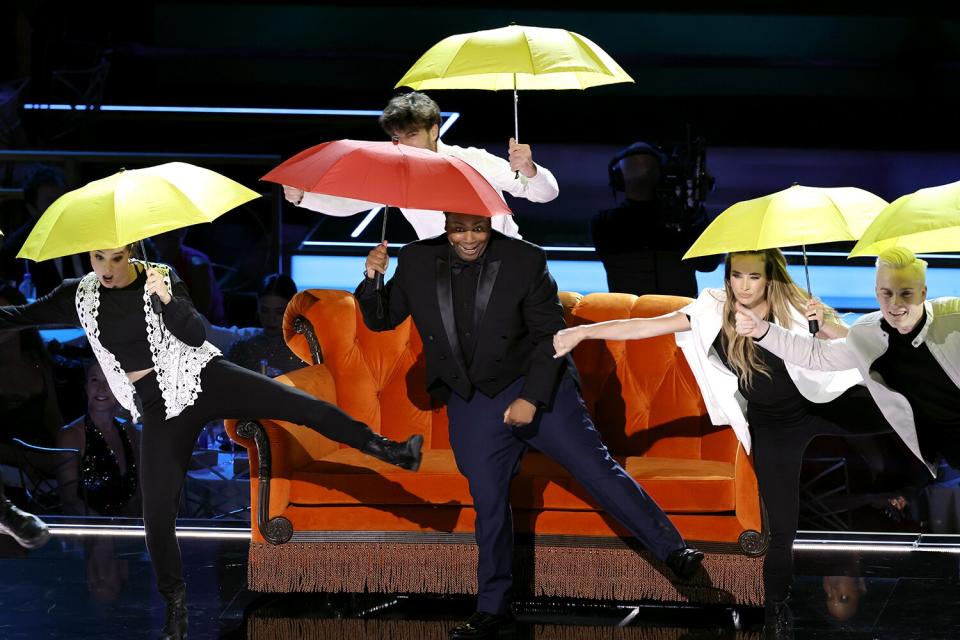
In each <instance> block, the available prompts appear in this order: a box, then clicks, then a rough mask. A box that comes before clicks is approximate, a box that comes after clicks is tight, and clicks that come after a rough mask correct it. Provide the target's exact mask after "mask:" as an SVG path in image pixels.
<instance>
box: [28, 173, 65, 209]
mask: <svg viewBox="0 0 960 640" xmlns="http://www.w3.org/2000/svg"><path fill="white" fill-rule="evenodd" d="M48 184H49V185H53V186H55V187H65V186H67V178H66V176H64V174H63V171H62V170H60V169H58V168H56V167H51V166H48V165H45V164H42V165H40V166H38V167H37V168H36V169H34V170H33V173H31V174H30V175H29V176H28V177H27V178H26V180H24V181H23V199H24V200H26V201H27V202H30V203H33V202H36V200H37V194H38V193H40V187H43V186H44V185H48Z"/></svg>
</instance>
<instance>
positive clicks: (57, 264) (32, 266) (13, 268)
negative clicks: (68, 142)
mask: <svg viewBox="0 0 960 640" xmlns="http://www.w3.org/2000/svg"><path fill="white" fill-rule="evenodd" d="M22 186H23V203H24V208H25V212H24V213H25V215H23V216H21V217H20V218H21V220H22V222H20V223H19V224H18V226H17V227H15V228H13V230H9V229H5V230H4V231H6V232H7V237H6V238H5V242H4V243H3V248H2V249H0V275H2V277H3V279H5V280H10V281H12V282H16V283H20V282H22V281H23V277H24V274H25V273H26V272H27V271H29V273H30V279H31V280H32V282H33V286H34V287H36V295H37V297H40V296H43V295H45V294H47V293H49V292H50V291H52V290H53V289H54V288H55V287H56V286H57V285H58V284H60V282H61V281H62V280H63V279H64V278H77V277H80V276H82V275H84V274H86V273H87V271H89V270H90V269H89V266H90V261H89V259H88V258H87V257H86V255H73V256H65V257H63V258H55V259H53V260H44V261H42V262H28V261H27V260H23V259H20V260H18V259H17V257H16V256H17V253H19V252H20V249H21V247H23V243H24V241H25V240H26V239H27V236H29V235H30V232H31V231H33V226H34V225H35V224H36V222H37V220H38V219H39V218H40V216H41V215H42V214H43V212H44V211H46V210H47V207H49V206H50V205H51V204H53V202H54V201H55V200H56V199H57V198H59V197H60V196H62V195H63V194H64V193H66V191H67V186H66V177H65V176H64V175H63V171H61V170H60V169H57V168H56V167H48V166H46V165H40V166H39V167H37V169H36V170H35V171H34V172H33V173H31V174H30V175H29V177H27V179H26V181H25V182H24V183H23V185H22Z"/></svg>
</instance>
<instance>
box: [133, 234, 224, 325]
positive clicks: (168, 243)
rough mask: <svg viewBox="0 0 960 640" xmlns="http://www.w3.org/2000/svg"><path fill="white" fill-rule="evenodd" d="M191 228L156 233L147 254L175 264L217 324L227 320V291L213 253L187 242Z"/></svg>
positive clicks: (192, 295) (200, 306)
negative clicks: (223, 289)
mask: <svg viewBox="0 0 960 640" xmlns="http://www.w3.org/2000/svg"><path fill="white" fill-rule="evenodd" d="M188 231H189V229H187V228H186V227H184V228H182V229H174V230H173V231H168V232H167V233H161V234H159V235H156V236H153V237H152V238H151V239H150V241H149V245H150V247H148V250H150V249H151V248H152V250H150V253H149V255H148V256H147V258H148V259H150V260H156V261H157V262H162V263H164V264H168V265H170V266H171V267H173V269H174V271H176V272H177V275H178V276H180V279H181V280H183V282H184V284H186V285H187V290H188V291H189V292H190V298H191V299H192V300H193V304H194V306H195V307H196V308H197V311H199V312H200V313H201V314H203V316H204V317H206V318H207V319H208V320H209V321H210V322H212V323H213V324H223V322H224V314H223V293H222V292H221V291H220V285H219V284H218V283H217V278H216V276H215V275H214V273H213V265H212V264H211V262H210V257H209V256H208V255H207V254H205V253H204V252H202V251H200V250H198V249H194V248H193V247H188V246H187V245H185V244H183V241H184V239H185V238H186V237H187V232H188Z"/></svg>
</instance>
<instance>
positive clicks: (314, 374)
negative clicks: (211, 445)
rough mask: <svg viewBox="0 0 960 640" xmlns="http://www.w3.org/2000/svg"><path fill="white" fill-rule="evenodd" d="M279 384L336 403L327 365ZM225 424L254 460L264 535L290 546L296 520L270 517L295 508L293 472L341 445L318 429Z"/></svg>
mask: <svg viewBox="0 0 960 640" xmlns="http://www.w3.org/2000/svg"><path fill="white" fill-rule="evenodd" d="M277 381H279V382H282V383H283V384H287V385H290V386H295V387H297V388H299V389H302V390H304V391H307V392H308V393H311V394H312V395H314V396H316V397H318V398H319V399H321V400H325V401H327V402H331V403H332V402H333V401H335V400H336V388H335V386H334V383H333V378H332V376H331V375H330V372H329V371H328V370H327V368H326V367H325V366H323V365H313V366H310V367H304V368H303V369H299V370H297V371H294V372H291V373H290V374H287V375H285V376H280V377H278V378H277ZM224 425H225V428H226V431H227V434H228V435H229V436H230V438H231V439H232V440H233V441H234V442H236V443H238V444H240V445H241V446H243V447H245V448H246V449H247V451H248V454H249V457H250V477H251V480H256V485H255V486H256V489H257V497H256V505H257V507H256V509H255V510H254V513H256V521H257V526H258V529H259V531H260V534H261V535H262V536H263V537H264V539H266V540H267V541H268V542H270V543H273V544H282V543H283V542H287V541H288V540H289V539H290V537H291V536H292V535H293V528H292V526H291V524H290V521H289V520H287V519H286V518H284V517H282V516H276V517H273V518H271V517H270V514H272V513H275V514H279V513H283V512H284V511H285V510H286V508H287V507H288V506H289V504H290V499H289V497H290V477H291V474H292V472H293V471H295V470H296V469H298V468H300V467H303V466H304V465H306V464H309V463H310V462H312V461H313V460H319V459H321V458H323V457H325V456H327V455H329V454H330V453H332V452H334V451H336V450H337V449H338V448H339V444H338V443H336V442H334V441H332V440H330V439H328V438H325V437H324V436H322V435H320V434H319V433H317V432H315V431H313V430H310V429H307V428H305V427H302V426H300V425H295V424H292V423H289V422H283V421H279V420H268V419H260V420H243V421H237V420H227V421H225V422H224ZM253 486H254V485H252V486H251V490H252V489H253ZM252 500H253V496H252V495H251V501H252Z"/></svg>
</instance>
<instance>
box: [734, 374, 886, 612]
mask: <svg viewBox="0 0 960 640" xmlns="http://www.w3.org/2000/svg"><path fill="white" fill-rule="evenodd" d="M806 405H807V411H806V413H805V414H803V415H796V416H791V417H790V418H788V419H785V418H784V417H783V416H773V415H770V414H767V413H763V412H760V411H751V409H750V406H749V405H748V407H747V418H748V420H749V422H750V433H751V435H752V440H753V461H754V465H755V468H756V472H757V482H758V483H759V488H760V497H761V498H762V499H763V503H764V505H765V506H766V508H767V527H768V530H769V532H770V547H769V548H768V549H767V555H766V558H764V562H763V586H764V590H765V592H766V598H767V600H768V601H770V600H776V601H780V600H784V599H785V598H786V597H787V596H788V595H789V594H790V586H791V584H792V583H793V541H794V539H795V538H796V537H797V519H798V515H799V511H800V495H799V493H800V464H801V462H802V460H803V454H804V451H805V450H806V448H807V445H808V444H809V443H810V441H811V440H812V439H813V438H814V437H815V436H820V435H834V436H848V437H849V436H870V435H879V434H883V433H888V432H890V431H892V427H891V426H890V425H889V424H888V423H887V421H886V419H885V418H884V417H883V414H882V413H881V412H880V409H879V408H877V405H876V404H875V403H874V401H873V399H872V398H871V397H870V393H869V392H868V391H867V389H866V388H865V387H863V386H861V385H856V386H853V387H851V388H849V389H847V390H846V391H845V392H844V393H843V394H842V395H841V396H840V397H838V398H836V399H834V400H833V401H831V402H827V403H824V404H816V403H813V402H808V403H806Z"/></svg>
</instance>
